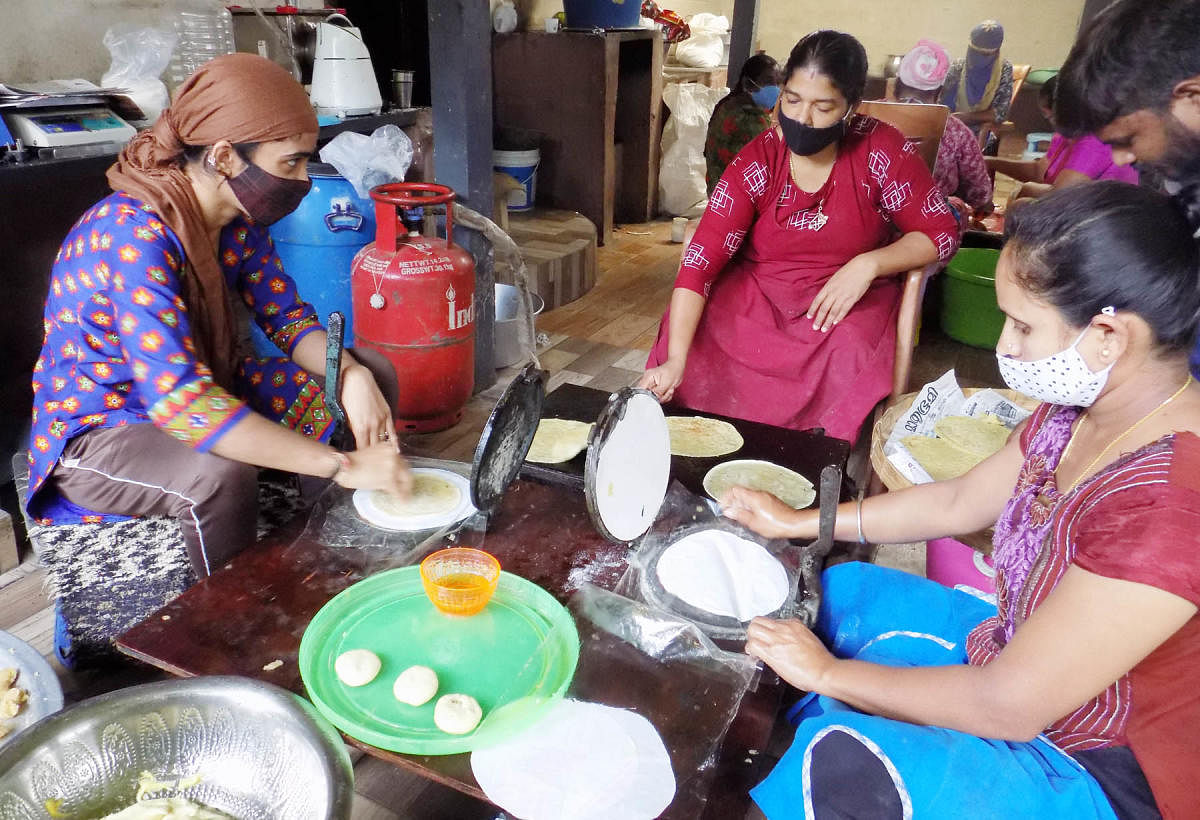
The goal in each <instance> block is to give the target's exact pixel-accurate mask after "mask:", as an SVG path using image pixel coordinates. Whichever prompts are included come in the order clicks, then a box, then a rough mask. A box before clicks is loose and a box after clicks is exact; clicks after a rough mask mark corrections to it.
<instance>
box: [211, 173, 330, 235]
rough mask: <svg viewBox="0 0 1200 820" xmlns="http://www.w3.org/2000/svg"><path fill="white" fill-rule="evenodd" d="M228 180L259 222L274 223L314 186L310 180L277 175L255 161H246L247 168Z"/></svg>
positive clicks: (247, 209)
mask: <svg viewBox="0 0 1200 820" xmlns="http://www.w3.org/2000/svg"><path fill="white" fill-rule="evenodd" d="M228 180H229V188H230V190H232V191H233V195H234V196H236V197H237V201H238V202H240V203H241V204H242V207H243V208H245V209H246V213H248V214H250V218H251V219H253V220H254V221H255V222H257V223H258V224H260V225H272V224H274V223H276V222H278V221H279V220H281V219H283V218H284V217H285V216H287V215H288V214H290V213H291V212H292V211H294V210H296V208H298V207H299V206H300V200H302V199H304V197H305V196H306V195H307V194H308V191H309V189H310V188H312V180H311V179H303V180H300V179H287V178H286V177H277V176H275V175H274V174H272V173H268V172H267V171H264V170H263V169H262V168H259V167H258V166H257V165H255V164H254V163H253V162H249V163H246V168H245V170H243V171H242V172H241V173H240V174H238V175H237V176H235V177H229V178H228Z"/></svg>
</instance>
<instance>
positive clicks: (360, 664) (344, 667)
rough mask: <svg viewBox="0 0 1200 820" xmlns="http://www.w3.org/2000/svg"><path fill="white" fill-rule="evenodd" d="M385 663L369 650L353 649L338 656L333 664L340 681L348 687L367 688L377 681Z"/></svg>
mask: <svg viewBox="0 0 1200 820" xmlns="http://www.w3.org/2000/svg"><path fill="white" fill-rule="evenodd" d="M382 666H383V663H382V662H380V660H379V656H378V655H376V654H375V653H374V652H372V651H371V650H369V649H351V650H349V651H348V652H343V653H342V654H340V655H338V657H337V660H336V661H334V662H333V671H334V672H336V673H337V676H338V680H340V681H341V682H342V683H344V684H346V685H347V686H365V685H366V684H368V683H370V682H371V681H373V680H375V676H376V675H378V674H379V670H380V668H381V667H382Z"/></svg>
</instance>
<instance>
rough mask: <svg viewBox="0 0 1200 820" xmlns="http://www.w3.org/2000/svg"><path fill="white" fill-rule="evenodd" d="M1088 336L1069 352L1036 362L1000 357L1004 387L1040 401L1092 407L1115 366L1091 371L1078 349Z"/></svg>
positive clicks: (999, 355) (1064, 351)
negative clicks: (1005, 385)
mask: <svg viewBox="0 0 1200 820" xmlns="http://www.w3.org/2000/svg"><path fill="white" fill-rule="evenodd" d="M1084 333H1087V330H1086V329H1084V331H1083V333H1080V334H1079V335H1078V336H1077V337H1076V338H1075V341H1074V342H1072V343H1071V346H1070V347H1068V348H1067V349H1066V350H1063V351H1061V352H1059V353H1055V354H1054V355H1052V356H1047V357H1046V358H1044V359H1035V360H1034V361H1032V362H1023V361H1021V360H1020V359H1014V358H1012V357H1011V356H1004V355H1002V354H1000V353H997V354H996V360H997V361H998V362H999V364H1000V375H1001V376H1002V377H1003V378H1004V383H1005V384H1007V385H1008V386H1009V387H1010V388H1012V389H1013V390H1016V391H1017V392H1018V393H1024V394H1025V395H1026V396H1029V397H1030V398H1031V399H1037V400H1038V401H1045V402H1050V403H1051V404H1064V405H1067V406H1071V407H1090V406H1091V405H1092V402H1094V401H1095V400H1096V397H1097V396H1099V395H1100V391H1101V390H1103V389H1104V385H1105V383H1106V382H1107V381H1108V374H1109V372H1110V371H1111V370H1112V369H1113V366H1112V365H1111V364H1110V365H1109V366H1108V367H1106V368H1104V369H1103V370H1098V371H1095V372H1093V371H1092V370H1091V368H1089V367H1088V365H1087V362H1086V361H1084V359H1083V356H1081V355H1080V353H1079V350H1078V349H1077V348H1078V345H1079V342H1080V341H1082V340H1083V336H1084Z"/></svg>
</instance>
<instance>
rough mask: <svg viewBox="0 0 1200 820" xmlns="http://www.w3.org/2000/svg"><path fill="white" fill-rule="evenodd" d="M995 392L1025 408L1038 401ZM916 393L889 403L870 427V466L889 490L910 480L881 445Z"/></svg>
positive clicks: (972, 390)
mask: <svg viewBox="0 0 1200 820" xmlns="http://www.w3.org/2000/svg"><path fill="white" fill-rule="evenodd" d="M982 389H984V388H982V387H964V388H963V393H964V394H965V395H968V396H969V395H971V394H972V393H977V392H979V391H980V390H982ZM996 392H997V393H999V394H1000V395H1002V396H1004V398H1006V399H1008V400H1009V401H1011V402H1012V403H1013V404H1017V405H1020V406H1021V407H1024V408H1025V409H1026V410H1033V409H1034V408H1035V407H1037V405H1038V403H1037V401H1035V400H1034V399H1031V398H1029V397H1028V396H1023V395H1021V394H1020V393H1018V392H1016V391H1015V390H997V391H996ZM916 395H917V394H916V393H905V394H904V395H903V396H901V397H900V399H899V401H897V402H896V403H895V404H892V405H890V406H889V407H888V408H887V409H886V410H885V411H884V412H883V415H882V416H880V417H879V420H878V421H876V422H875V426H874V427H873V428H872V429H871V467H872V468H874V470H875V473H876V474H877V475H878V476H879V480H880V481H882V482H883V486H885V487H887V488H888V489H889V490H903V489H904V488H905V487H911V486H912V482H911V481H909V480H908V479H907V478H905V477H904V476H903V475H901V473H900V471H899V470H897V469H896V468H895V467H894V466H892V462H890V461H888V460H887V457H886V456H885V455H884V454H883V445H884V443H885V442H886V441H887V439H888V435H889V434H890V433H891V431H892V430H893V429H894V428H895V426H896V422H897V421H899V420H900V416H901V414H903V413H904V411H905V410H907V409H908V407H909V405H910V404H912V401H913V399H914V398H916Z"/></svg>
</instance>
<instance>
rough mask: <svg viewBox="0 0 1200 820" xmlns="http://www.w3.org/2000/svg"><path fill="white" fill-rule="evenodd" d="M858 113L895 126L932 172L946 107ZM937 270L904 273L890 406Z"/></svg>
mask: <svg viewBox="0 0 1200 820" xmlns="http://www.w3.org/2000/svg"><path fill="white" fill-rule="evenodd" d="M858 113H860V114H866V115H868V116H871V117H875V118H876V119H878V120H882V121H883V122H886V123H888V124H889V125H892V126H894V127H895V128H896V129H897V130H898V131H900V133H901V134H903V135H904V136H905V137H907V138H908V140H909V141H910V142H913V143H915V144H916V146H917V152H918V153H919V154H920V155H921V159H923V160H925V166H926V167H927V168H928V169H929V171H930V173H932V172H933V166H934V164H936V162H937V152H938V146H939V145H940V144H941V140H942V132H943V131H945V130H946V118H947V117H949V116H950V109H949V108H947V107H946V106H944V105H922V104H918V103H898V102H881V101H871V102H863V103H859V105H858ZM939 267H940V265H939V264H937V263H932V264H930V265H926V266H925V267H923V268H914V269H913V270H910V271H909V272H908V273H906V274H904V293H903V295H902V296H901V297H900V313H899V316H897V318H896V359H895V363H894V364H893V365H892V394H891V396H890V397H889V399H888V403H889V404H890V403H891V402H893V401H895V400H896V399H898V398H899V397H900V396H902V395H904V394H905V393H907V392H908V380H909V375H910V374H911V372H912V357H913V348H914V347H916V344H917V329H918V327H919V325H920V319H921V302H922V301H923V300H924V296H925V284H926V282H928V281H929V277H930V276H932V275H933V274H934V273H936V272H937V270H938V268H939Z"/></svg>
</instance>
